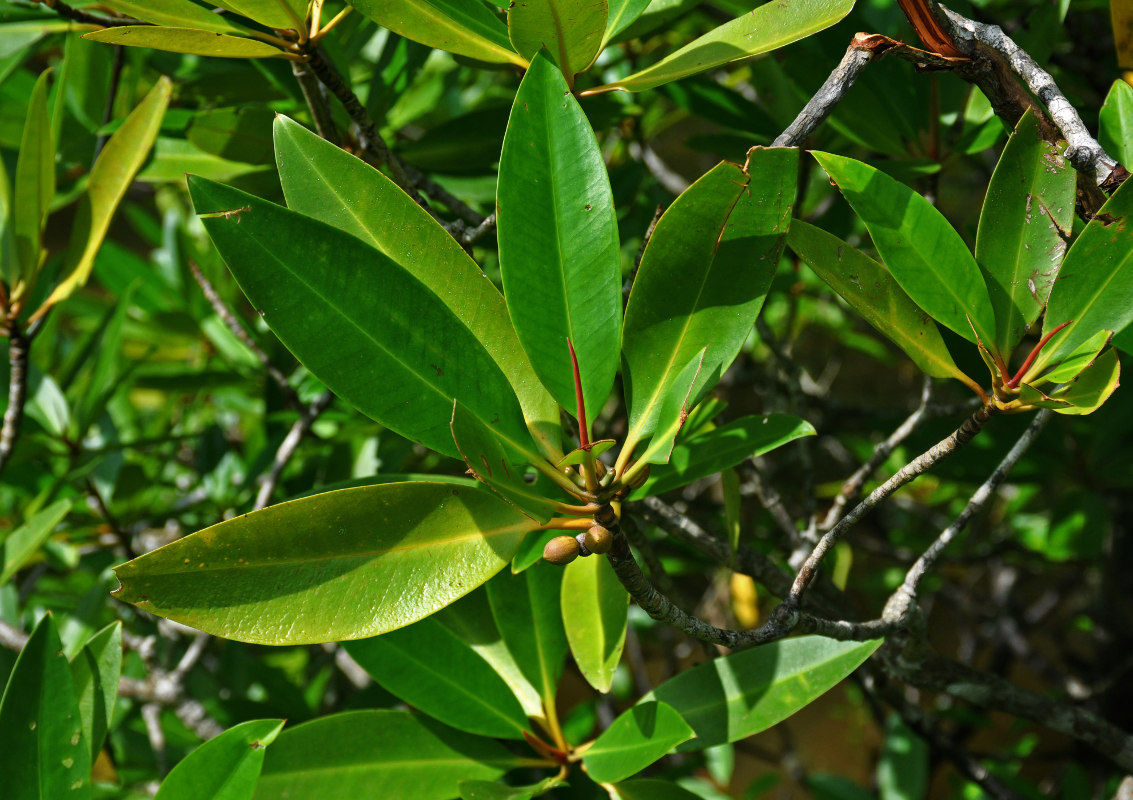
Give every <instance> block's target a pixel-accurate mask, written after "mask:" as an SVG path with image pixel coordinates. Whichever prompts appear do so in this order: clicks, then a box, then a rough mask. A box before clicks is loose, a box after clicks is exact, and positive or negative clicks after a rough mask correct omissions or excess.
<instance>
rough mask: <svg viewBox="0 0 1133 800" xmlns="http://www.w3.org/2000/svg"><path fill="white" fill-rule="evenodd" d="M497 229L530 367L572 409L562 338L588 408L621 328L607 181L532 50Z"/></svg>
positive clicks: (583, 128) (557, 79)
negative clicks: (569, 345)
mask: <svg viewBox="0 0 1133 800" xmlns="http://www.w3.org/2000/svg"><path fill="white" fill-rule="evenodd" d="M496 229H497V235H498V238H499V248H500V270H501V272H502V273H503V281H504V296H505V297H506V298H507V305H508V310H509V312H510V313H511V319H512V323H513V324H514V325H515V330H516V333H518V334H519V341H520V342H521V343H522V344H523V348H524V350H526V351H527V355H528V357H529V358H530V359H531V363H532V365H533V366H534V367H535V372H536V374H537V375H538V376H539V377H540V379H541V380H542V381H543V384H544V385H545V386H546V387H547V388H548V389H549V390H550V392H551V396H552V397H554V398H555V399H556V400H557V401H558V402H559V403H560V404H561V405H562V406H563V407H565V408H566V409H567V410H568V411H570V412H571V413H575V409H576V404H575V393H574V378H573V371H572V367H571V360H570V351H569V350H568V348H567V340H568V339H569V340H570V341H571V342H572V343H573V344H574V349H575V352H576V353H577V354H578V366H579V370H580V372H581V374H582V392H583V395H584V397H585V398H586V408H587V409H588V412H589V414H590V416H591V419H593V417H595V416H597V414H598V412H599V411H600V410H601V408H602V405H603V404H604V403H605V401H606V397H607V395H608V394H609V393H610V388H611V387H612V386H613V381H614V373H615V372H616V371H617V367H618V345H619V341H620V336H621V296H622V295H621V256H620V253H619V250H618V224H617V219H616V218H615V216H614V200H613V195H612V194H611V192H610V181H609V178H608V177H607V175H606V166H605V164H604V163H603V160H602V154H601V152H600V151H599V150H598V143H597V141H596V140H595V138H594V132H593V131H592V130H591V129H590V123H589V122H588V121H587V119H586V115H585V114H583V113H582V109H581V108H580V107H579V105H578V102H577V101H576V100H575V99H574V98H573V97H572V96H571V95H570V92H569V91H568V89H567V86H566V82H565V81H564V79H563V76H562V73H561V72H559V71H558V69H556V67H555V65H554V64H553V63H552V62H551V61H550V60H549V59H548V58H547V57H546V56H543V55H541V56H538V57H536V58H535V60H534V61H533V62H532V63H531V68H530V69H528V70H527V74H526V75H525V76H524V78H523V82H522V83H521V84H520V87H519V93H518V94H517V95H516V98H515V105H514V107H513V108H512V113H511V120H510V122H509V123H508V130H507V135H506V136H505V137H504V148H503V153H502V155H501V156H500V179H499V188H498V194H497V201H496Z"/></svg>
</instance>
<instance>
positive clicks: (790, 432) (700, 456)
mask: <svg viewBox="0 0 1133 800" xmlns="http://www.w3.org/2000/svg"><path fill="white" fill-rule="evenodd" d="M814 434H815V431H814V427H813V426H812V425H811V424H810V423H809V422H807V421H805V420H802V419H799V418H798V417H795V416H792V415H790V414H768V415H766V416H748V417H740V418H739V419H736V420H732V421H731V422H729V423H728V424H727V425H723V426H721V427H719V428H716V429H715V430H712V431H708V432H707V433H702V434H699V435H697V436H694V437H692V438H690V439H688V440H687V441H684V442H679V443H678V444H677V445H676V446H675V447H674V448H673V454H672V455H671V456H670V457H669V463H668V464H664V465H661V466H657V467H654V468H653V470H652V472H651V473H650V475H649V479H648V480H647V481H646V482H645V484H644V485H643V486H642V487H641V488H640V489H637V490H635V491H634V492H633V494H631V495H630V499H631V500H637V499H640V498H643V497H649V496H651V495H655V494H662V493H664V492H667V491H670V490H671V489H676V488H677V487H680V486H684V485H685V484H688V483H691V482H692V481H695V480H697V479H699V478H706V477H708V476H709V475H715V474H716V473H717V472H720V471H721V470H725V469H728V468H729V467H734V466H735V465H736V464H739V463H740V462H741V461H743V460H744V459H745V458H750V457H753V456H760V455H763V454H764V453H769V452H771V451H772V450H774V449H775V448H777V447H782V446H783V445H785V444H787V442H791V441H794V440H795V439H798V438H801V437H803V436H814Z"/></svg>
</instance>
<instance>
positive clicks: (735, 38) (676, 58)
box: [583, 0, 854, 95]
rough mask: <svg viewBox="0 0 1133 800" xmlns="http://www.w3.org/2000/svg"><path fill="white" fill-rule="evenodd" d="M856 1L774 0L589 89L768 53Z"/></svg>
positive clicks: (635, 85)
mask: <svg viewBox="0 0 1133 800" xmlns="http://www.w3.org/2000/svg"><path fill="white" fill-rule="evenodd" d="M853 7H854V0H772V1H771V2H769V3H764V4H763V5H761V6H759V7H758V8H756V9H754V10H753V11H752V12H751V13H748V14H744V15H743V16H742V17H739V18H738V19H734V20H732V21H731V22H726V23H724V24H723V25H721V26H720V27H718V28H716V29H715V30H712V31H709V32H708V33H706V34H704V35H703V36H701V37H700V38H699V39H697V40H695V41H694V42H692V43H691V44H687V45H685V46H684V47H682V48H681V49H680V50H677V51H676V52H675V53H672V54H671V55H668V56H666V57H665V58H663V59H661V60H660V61H658V62H657V63H656V64H654V65H652V66H650V67H647V68H645V69H643V70H641V71H640V72H635V73H633V74H632V75H629V76H628V77H625V78H622V79H621V80H617V81H614V82H613V83H607V84H605V85H603V86H599V87H597V88H595V89H590V90H588V91H586V92H583V94H584V95H586V94H597V93H599V92H610V91H613V90H615V89H625V90H627V91H630V92H641V91H644V90H645V89H652V88H653V87H655V86H660V85H662V84H664V83H668V82H669V81H675V80H680V79H681V78H687V77H688V76H689V75H695V74H696V73H698V72H704V71H706V70H709V69H713V68H715V67H719V66H721V65H723V64H730V63H731V62H733V61H738V60H740V59H743V58H751V57H752V56H756V55H760V54H761V53H767V52H770V51H772V50H775V49H778V48H780V47H783V46H785V45H788V44H790V43H791V42H797V41H798V40H799V39H803V38H806V37H807V36H810V35H811V34H812V33H817V32H818V31H821V30H824V29H826V28H829V27H830V26H831V25H833V24H834V23H835V22H838V20H840V19H842V17H844V16H846V15H847V14H848V13H850V9H852V8H853Z"/></svg>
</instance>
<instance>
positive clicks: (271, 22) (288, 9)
mask: <svg viewBox="0 0 1133 800" xmlns="http://www.w3.org/2000/svg"><path fill="white" fill-rule="evenodd" d="M213 5H217V6H220V7H221V8H227V9H228V10H229V11H235V12H236V13H237V14H241V15H242V16H245V17H247V18H248V19H251V20H255V21H256V22H258V23H260V24H261V25H266V26H267V27H269V28H279V29H282V30H286V29H288V28H290V29H292V30H294V29H295V28H296V27H298V26H299V25H300V24H301V22H302V20H303V19H304V18H305V17H306V15H307V0H214V2H213Z"/></svg>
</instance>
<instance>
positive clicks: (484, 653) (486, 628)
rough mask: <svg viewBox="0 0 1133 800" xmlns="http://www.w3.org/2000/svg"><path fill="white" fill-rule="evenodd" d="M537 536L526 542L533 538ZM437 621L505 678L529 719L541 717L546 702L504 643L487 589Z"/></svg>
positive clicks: (443, 613)
mask: <svg viewBox="0 0 1133 800" xmlns="http://www.w3.org/2000/svg"><path fill="white" fill-rule="evenodd" d="M532 536H534V534H532V535H531V536H528V537H526V538H525V539H524V541H527V539H530V538H532ZM435 619H436V620H437V621H438V622H440V623H441V624H442V625H444V626H445V627H446V628H448V629H449V630H450V631H452V632H453V633H455V634H456V635H457V636H459V637H460V638H461V640H462V641H464V642H465V643H466V644H467V645H468V646H469V647H471V648H472V649H473V650H474V651H475V652H476V654H477V655H479V656H480V657H481V658H483V659H484V660H485V661H487V662H488V664H489V666H491V667H492V669H493V670H495V671H496V674H497V675H499V676H500V677H501V678H503V679H504V683H506V684H507V685H508V687H509V688H510V689H511V691H512V693H513V694H514V695H515V697H516V699H518V700H519V704H520V705H521V706H522V707H523V713H524V714H525V715H526V716H528V717H541V716H542V714H543V701H542V700H541V699H540V697H539V692H538V691H537V690H536V689H535V687H534V686H532V685H531V682H530V681H529V680H527V678H526V677H524V675H523V670H521V669H520V668H519V664H517V663H516V662H515V657H514V656H512V654H511V651H510V650H509V649H508V647H507V643H506V642H504V640H503V636H502V635H501V634H500V630H499V628H497V627H496V620H495V617H493V616H492V606H491V604H490V603H489V602H488V592H487V589H478V590H476V591H475V592H472V593H470V594H468V595H467V596H465V597H462V598H461V599H459V600H457V601H456V602H455V603H453V604H452V605H450V606H446V607H445V608H442V609H441V610H440V611H438V612H437V614H436V617H435Z"/></svg>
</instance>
